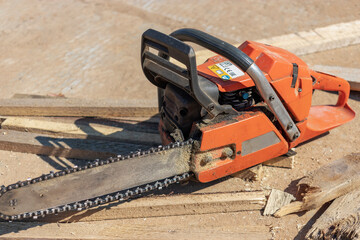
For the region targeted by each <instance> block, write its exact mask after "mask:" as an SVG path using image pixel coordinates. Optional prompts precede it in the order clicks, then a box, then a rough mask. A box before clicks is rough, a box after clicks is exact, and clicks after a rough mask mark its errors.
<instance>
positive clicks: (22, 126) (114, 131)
mask: <svg viewBox="0 0 360 240" xmlns="http://www.w3.org/2000/svg"><path fill="white" fill-rule="evenodd" d="M116 123H117V124H116ZM1 128H2V129H7V130H16V131H23V132H34V133H41V134H51V135H55V136H65V137H76V138H87V139H101V140H109V141H110V140H111V141H123V142H127V143H133V144H145V145H154V144H161V140H160V136H159V134H158V130H157V124H144V125H142V124H141V122H140V123H138V124H129V123H123V124H121V122H115V125H114V126H111V125H108V124H106V123H105V124H104V123H103V124H101V123H98V122H96V121H93V122H92V120H91V119H89V120H88V121H86V120H82V121H79V120H75V121H68V122H60V121H47V120H46V119H34V118H31V119H30V118H21V117H8V118H6V119H5V120H4V121H3V122H2V124H1Z"/></svg>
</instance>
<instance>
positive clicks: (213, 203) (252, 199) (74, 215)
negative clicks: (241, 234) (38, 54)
mask: <svg viewBox="0 0 360 240" xmlns="http://www.w3.org/2000/svg"><path fill="white" fill-rule="evenodd" d="M265 202H266V197H265V192H264V191H258V192H231V193H204V194H179V195H168V196H166V195H165V196H152V197H146V198H139V199H135V200H132V201H130V202H125V203H123V204H116V203H112V204H110V205H107V206H103V207H100V208H96V209H90V210H85V211H81V212H69V213H63V214H59V215H49V216H47V217H45V218H43V219H39V220H41V221H45V222H79V221H81V222H89V221H101V220H113V219H128V218H148V217H163V216H181V215H198V214H209V213H224V212H239V211H256V210H257V211H259V210H261V209H263V208H264V206H265Z"/></svg>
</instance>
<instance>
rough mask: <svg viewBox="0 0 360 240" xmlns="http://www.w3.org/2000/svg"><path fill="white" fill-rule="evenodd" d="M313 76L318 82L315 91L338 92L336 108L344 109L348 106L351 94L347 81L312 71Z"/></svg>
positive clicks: (315, 83)
mask: <svg viewBox="0 0 360 240" xmlns="http://www.w3.org/2000/svg"><path fill="white" fill-rule="evenodd" d="M311 76H313V77H314V78H315V80H316V81H315V82H314V85H313V89H319V90H325V91H336V92H338V93H339V97H338V100H337V103H336V106H338V107H344V106H345V104H347V101H348V99H349V94H350V84H349V83H348V82H347V81H346V80H344V79H342V78H339V77H335V76H333V75H330V74H327V73H323V72H317V71H311Z"/></svg>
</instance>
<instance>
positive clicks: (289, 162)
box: [262, 149, 296, 169]
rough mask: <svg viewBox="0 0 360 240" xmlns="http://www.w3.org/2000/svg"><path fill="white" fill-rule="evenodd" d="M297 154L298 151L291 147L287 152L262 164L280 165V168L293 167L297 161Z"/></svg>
mask: <svg viewBox="0 0 360 240" xmlns="http://www.w3.org/2000/svg"><path fill="white" fill-rule="evenodd" d="M295 155H296V152H295V151H294V150H292V149H291V150H289V152H287V153H286V154H284V155H282V156H279V157H276V158H273V159H270V160H269V161H266V162H263V163H262V164H263V165H264V166H269V167H280V168H289V169H293V168H294V163H295Z"/></svg>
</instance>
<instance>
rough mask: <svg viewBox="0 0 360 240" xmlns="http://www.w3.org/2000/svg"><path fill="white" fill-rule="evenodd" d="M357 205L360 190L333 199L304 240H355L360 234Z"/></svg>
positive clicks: (359, 203) (359, 199)
mask: <svg viewBox="0 0 360 240" xmlns="http://www.w3.org/2000/svg"><path fill="white" fill-rule="evenodd" d="M359 205H360V190H356V191H352V192H350V193H348V194H346V195H343V196H341V197H339V198H337V199H335V200H334V201H333V202H332V203H331V205H330V206H329V207H328V208H327V209H326V210H325V212H324V213H323V214H322V215H321V216H320V217H319V218H318V219H317V220H316V222H315V223H314V224H313V225H312V228H311V229H310V230H309V231H308V233H307V234H306V239H328V238H329V239H333V238H335V236H336V238H341V237H342V236H346V238H348V239H352V238H355V236H356V235H359V234H360V212H359V210H358V208H359Z"/></svg>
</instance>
